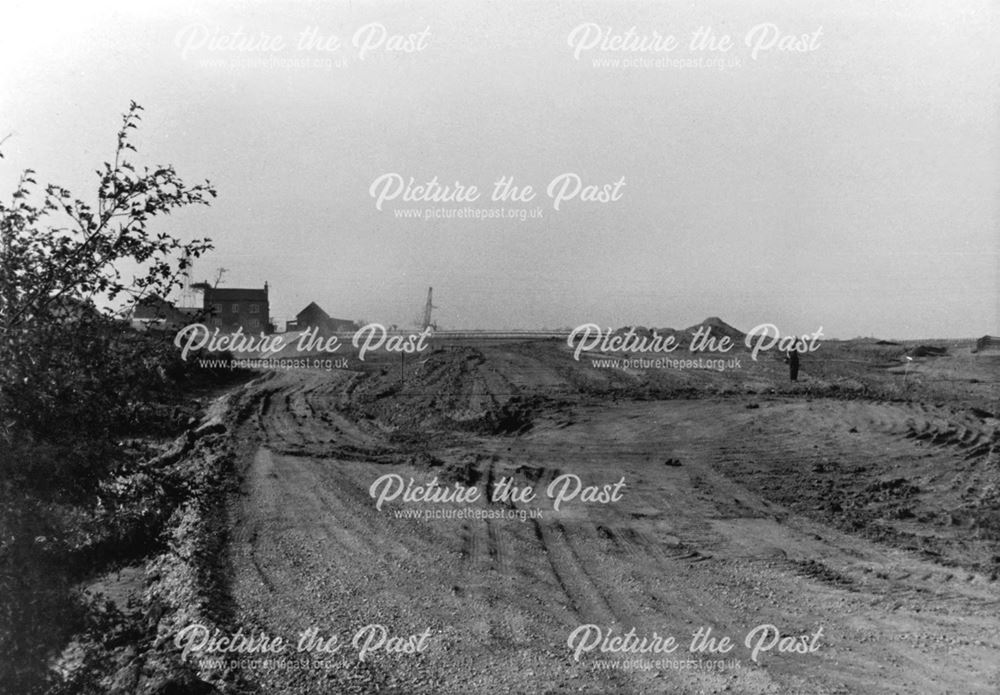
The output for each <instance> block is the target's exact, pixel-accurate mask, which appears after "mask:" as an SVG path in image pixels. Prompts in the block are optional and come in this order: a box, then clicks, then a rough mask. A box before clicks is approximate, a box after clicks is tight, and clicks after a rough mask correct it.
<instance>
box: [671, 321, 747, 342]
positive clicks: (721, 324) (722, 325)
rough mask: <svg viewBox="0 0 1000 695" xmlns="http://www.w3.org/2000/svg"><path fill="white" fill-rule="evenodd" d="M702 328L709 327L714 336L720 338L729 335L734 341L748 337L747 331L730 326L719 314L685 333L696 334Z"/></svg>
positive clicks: (740, 340)
mask: <svg viewBox="0 0 1000 695" xmlns="http://www.w3.org/2000/svg"><path fill="white" fill-rule="evenodd" d="M700 328H709V329H711V331H712V336H714V337H716V338H718V337H721V336H727V337H728V338H730V339H731V340H732V341H733V342H734V343H741V342H742V341H743V339H744V338H746V335H747V334H746V333H744V332H743V331H741V330H740V329H738V328H734V327H733V326H730V325H729V324H728V323H726V322H725V321H723V320H722V319H720V318H719V317H718V316H709V317H708V318H707V319H705V320H704V321H702V322H701V323H698V324H695V325H694V326H691V327H690V328H688V329H687V330H686V331H685V333H688V334H694V333H695V332H697V331H698V329H700Z"/></svg>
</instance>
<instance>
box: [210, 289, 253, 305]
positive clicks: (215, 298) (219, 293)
mask: <svg viewBox="0 0 1000 695" xmlns="http://www.w3.org/2000/svg"><path fill="white" fill-rule="evenodd" d="M205 301H206V302H266V301H267V290H266V289H261V290H258V289H252V288H241V287H209V288H207V289H206V290H205Z"/></svg>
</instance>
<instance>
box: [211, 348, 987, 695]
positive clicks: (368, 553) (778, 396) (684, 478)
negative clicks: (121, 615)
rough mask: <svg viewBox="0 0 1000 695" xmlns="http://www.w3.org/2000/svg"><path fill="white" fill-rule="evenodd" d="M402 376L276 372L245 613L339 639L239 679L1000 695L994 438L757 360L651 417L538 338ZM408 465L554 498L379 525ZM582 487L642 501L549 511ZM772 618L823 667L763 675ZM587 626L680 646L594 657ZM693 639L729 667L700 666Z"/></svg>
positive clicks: (270, 387)
mask: <svg viewBox="0 0 1000 695" xmlns="http://www.w3.org/2000/svg"><path fill="white" fill-rule="evenodd" d="M408 369H409V371H408V372H407V373H406V380H405V381H404V382H402V383H400V377H399V374H398V373H396V372H393V371H392V370H390V369H382V370H378V369H374V370H372V369H368V370H367V371H364V372H360V371H333V372H307V371H298V372H289V373H286V374H280V375H269V376H266V377H264V378H262V379H260V380H258V381H256V382H254V383H253V384H252V385H251V386H250V387H249V388H248V389H247V391H246V392H245V393H244V394H242V396H241V397H240V403H241V406H240V409H239V412H240V414H239V416H238V421H237V422H236V423H234V427H236V428H237V431H238V432H239V433H240V437H241V441H242V442H243V445H244V446H243V449H244V452H245V454H244V456H243V459H242V460H241V461H240V469H241V471H242V475H243V477H242V480H241V492H240V494H239V495H238V496H236V497H235V498H234V500H233V503H232V508H231V518H232V529H233V532H232V534H233V535H232V539H231V543H230V554H231V557H230V562H231V566H232V573H233V576H232V581H231V593H232V600H233V603H234V606H235V616H236V622H237V624H238V625H239V627H240V628H241V629H242V630H243V631H244V632H253V631H259V632H263V633H267V634H270V635H284V636H286V637H287V638H289V639H291V640H292V641H293V642H294V641H295V640H297V639H298V637H299V635H300V634H301V633H302V632H303V631H304V630H307V629H308V628H310V627H313V626H315V627H316V628H318V634H319V635H323V636H331V635H337V636H338V637H339V644H340V648H339V649H337V650H336V651H331V652H330V653H321V652H320V651H319V650H318V649H316V648H314V649H306V650H303V651H302V652H297V653H296V658H299V657H301V661H297V662H295V663H291V662H284V663H281V664H277V665H276V663H270V664H269V665H268V666H267V667H265V668H255V667H252V666H247V665H244V669H243V670H244V675H245V676H246V677H247V678H248V679H249V680H250V681H252V682H256V683H258V684H259V686H260V689H261V691H262V692H268V693H300V692H315V693H329V692H358V693H361V692H401V693H402V692H406V693H470V692H476V693H478V692H517V693H522V692H523V693H547V692H555V693H558V692H622V693H625V692H657V693H659V692H668V693H712V692H735V693H995V692H998V690H1000V666H998V664H1000V585H998V583H997V581H996V576H995V573H994V574H993V575H992V576H991V568H992V567H995V565H993V564H992V563H994V562H995V561H996V560H997V559H998V558H997V557H996V553H997V543H996V536H995V535H991V533H992V531H991V529H993V528H994V527H993V526H991V524H994V523H995V511H996V509H997V506H996V504H995V502H994V501H993V498H991V497H989V496H990V495H994V496H995V495H996V494H997V489H998V488H997V485H998V478H1000V476H998V472H997V465H996V461H995V459H994V458H991V457H992V456H993V453H992V451H993V450H992V449H991V446H992V442H995V439H996V427H997V422H996V421H995V420H994V419H992V418H990V417H982V416H980V415H976V414H975V412H973V411H970V410H969V409H968V408H963V407H961V404H958V405H956V404H947V403H945V404H936V405H935V404H933V403H920V402H917V403H914V402H912V401H911V402H890V401H883V400H877V399H860V400H857V399H845V398H833V397H825V396H824V395H822V394H820V395H819V396H816V395H809V394H803V393H791V392H789V393H785V392H782V391H781V390H777V389H775V388H774V383H775V378H776V377H775V374H774V373H772V372H769V371H768V369H769V368H768V367H766V366H762V367H760V368H758V369H757V371H755V372H753V371H748V370H744V372H742V373H741V374H740V375H738V376H737V375H729V376H726V375H716V374H701V373H693V372H692V373H688V374H676V375H672V376H671V377H670V378H671V379H675V380H676V383H673V384H670V385H669V386H670V388H676V389H678V391H677V393H678V394H681V395H684V396H685V397H673V398H660V397H658V398H656V399H651V400H647V399H646V397H647V394H648V386H649V383H648V382H649V380H648V379H646V378H644V377H643V376H642V375H641V374H640V375H636V374H633V373H629V372H627V371H624V370H617V371H604V372H597V371H596V370H592V369H590V368H589V367H586V366H585V365H583V364H582V363H576V362H572V361H571V360H567V359H566V358H565V355H564V354H562V352H561V351H560V350H559V349H558V348H556V347H546V346H541V347H539V346H534V347H530V349H529V347H525V346H512V347H482V348H479V349H472V348H463V349H453V350H441V351H438V352H435V353H434V354H432V355H431V356H430V357H429V358H427V359H426V360H423V361H421V362H419V363H414V364H412V365H410V366H409V367H408ZM807 380H808V377H807ZM692 383H694V384H695V385H696V386H697V387H698V394H697V395H698V397H695V398H691V397H689V396H690V395H691V394H690V393H687V392H686V391H684V389H687V388H689V387H690V386H691V384H692ZM661 386H663V385H662V384H660V385H659V386H658V388H659V387H661ZM664 388H665V387H664ZM734 391H735V393H734ZM661 396H662V394H661ZM391 474H395V475H398V476H400V480H402V481H409V480H410V479H411V478H412V479H413V481H414V482H415V484H427V483H429V482H430V481H431V479H432V478H434V477H437V479H438V482H439V483H440V484H441V486H442V487H445V488H454V487H455V485H456V483H457V484H458V485H460V486H462V487H463V488H468V487H476V488H477V489H480V490H482V491H483V492H484V493H487V492H488V491H490V490H492V489H493V486H494V485H495V484H496V483H498V482H500V481H501V480H503V479H504V478H508V479H510V480H511V481H512V482H513V484H515V485H518V486H521V487H524V486H532V487H533V489H534V490H535V491H536V493H537V497H536V499H534V500H532V501H530V502H526V501H517V502H512V501H509V500H508V501H497V502H493V501H491V500H490V499H488V496H486V498H485V499H484V497H483V496H481V497H480V498H479V499H477V500H475V501H473V502H439V503H435V502H403V501H402V499H401V498H397V499H395V500H392V501H388V502H386V503H384V504H383V505H382V508H381V509H377V508H376V500H375V499H373V497H372V495H371V494H370V489H371V487H372V485H373V483H375V482H376V480H378V479H379V478H380V477H381V476H386V475H391ZM565 474H572V475H574V476H578V478H579V481H580V483H581V485H582V486H590V485H593V486H606V485H613V484H614V483H617V482H618V481H620V480H622V479H623V480H624V485H622V486H621V487H620V488H619V493H620V494H619V495H618V499H617V500H614V501H611V500H608V501H606V502H603V501H597V500H596V499H592V500H591V501H586V502H585V501H582V499H581V497H582V494H581V495H577V496H576V497H575V498H574V499H572V500H569V501H567V502H564V503H563V504H562V505H561V506H560V509H559V510H558V511H556V510H554V509H553V504H552V502H553V500H552V499H550V498H549V497H547V496H546V495H545V494H544V493H545V492H546V490H547V488H548V486H549V485H550V484H552V483H553V482H554V481H561V480H566V478H560V476H563V475H565ZM572 481H573V479H572V478H570V482H572ZM555 489H556V490H558V489H560V488H559V486H558V485H557V487H556V488H555ZM566 489H567V490H568V489H569V488H566ZM595 498H596V495H595ZM446 510H447V511H446ZM475 510H479V512H478V513H479V514H480V515H483V516H486V515H489V516H492V518H474V514H476V513H477V512H476V511H475ZM990 514H993V516H990ZM435 515H436V516H435ZM448 515H452V516H453V517H454V518H437V517H438V516H439V517H446V516H448ZM462 515H464V516H465V518H461V517H462ZM414 516H416V517H418V518H413V517H414ZM428 517H431V518H428ZM511 517H513V518H511ZM369 625H382V626H385V630H386V633H385V634H384V635H383V634H381V633H379V629H380V628H371V629H370V630H369V632H367V633H364V635H363V636H362V638H361V639H362V643H363V640H364V639H365V638H366V637H370V636H372V635H374V637H372V640H371V641H370V642H369V645H370V646H373V648H372V649H371V650H369V651H368V653H367V654H365V658H364V660H360V659H359V651H358V648H356V646H355V645H352V643H351V640H352V638H353V637H354V636H355V635H356V634H357V633H358V631H359V630H362V628H364V627H365V626H369ZM588 625H592V626H595V627H592V628H581V626H588ZM766 625H773V626H775V627H776V628H777V630H778V631H780V633H781V635H782V637H785V636H795V637H801V639H800V640H798V641H795V644H802V645H805V644H811V645H812V647H813V649H812V651H810V652H809V653H778V647H777V645H775V646H774V647H773V648H771V649H770V650H767V651H761V652H760V653H758V654H757V655H756V660H755V659H753V658H751V657H752V650H751V648H750V647H748V646H746V644H745V642H744V638H745V637H746V636H747V634H748V633H750V632H751V630H753V629H754V628H756V627H758V626H766ZM578 628H580V629H581V630H589V632H586V633H585V635H589V636H590V637H593V636H594V635H598V634H599V633H598V630H599V631H600V636H601V637H606V636H607V635H608V633H609V632H611V634H612V635H623V634H625V633H628V632H629V630H634V634H635V636H636V638H637V640H638V639H641V638H643V637H646V638H648V640H652V639H653V638H654V633H655V636H658V637H660V638H664V637H667V636H673V637H675V638H676V641H677V644H678V648H677V649H676V651H674V652H672V653H644V654H636V653H628V652H626V653H621V652H615V651H606V652H602V651H601V650H600V647H597V648H594V649H593V650H591V651H585V650H581V651H580V653H579V654H578V656H579V658H578V659H577V658H576V656H577V653H576V652H575V651H574V649H573V648H571V647H570V646H569V645H568V642H567V641H568V639H569V638H570V635H571V634H572V633H573V632H574V630H577V629H578ZM699 628H710V629H711V635H710V636H711V637H713V638H716V639H718V638H721V637H725V636H728V637H729V638H730V639H731V640H732V642H733V647H732V649H731V650H730V651H728V652H719V653H707V652H706V653H692V652H691V651H690V643H691V641H692V633H694V632H695V631H697V630H698V629H699ZM764 630H765V628H761V630H759V631H758V633H757V635H758V636H759V635H761V633H762V632H763V631H764ZM817 632H819V635H818V636H817ZM581 634H584V633H581V632H578V633H577V635H578V640H579V639H581V638H580V637H579V636H580V635H581ZM391 636H399V637H402V638H403V639H402V640H399V641H397V642H392V641H391V640H384V641H383V643H382V647H381V648H379V647H375V646H374V645H376V644H377V643H378V640H377V639H376V638H378V637H391ZM421 636H423V637H422V639H421ZM765 636H767V635H765ZM648 640H647V644H648V643H649V641H648ZM584 641H586V640H584ZM766 641H767V640H765V642H766ZM789 642H792V640H789ZM312 644H313V645H314V646H315V643H314V642H313V643H312ZM387 644H393V645H395V646H396V647H398V648H400V649H403V645H410V646H411V647H413V649H412V650H411V651H412V653H387V651H386V649H385V646H386V645H387ZM579 644H580V642H579V641H578V642H577V643H576V645H577V646H579ZM753 644H754V643H753V642H752V643H751V646H752V645H753ZM417 647H420V648H417ZM658 660H659V661H658Z"/></svg>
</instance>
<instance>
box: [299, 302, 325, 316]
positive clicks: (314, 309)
mask: <svg viewBox="0 0 1000 695" xmlns="http://www.w3.org/2000/svg"><path fill="white" fill-rule="evenodd" d="M303 316H305V317H306V318H317V317H318V318H320V319H323V320H326V319H329V318H330V315H329V314H327V313H326V312H325V311H323V309H322V307H320V305H319V304H317V303H316V302H309V304H308V306H306V308H305V309H303V310H302V311H300V312H299V313H297V314H296V315H295V318H296V319H298V320H300V321H301V320H302V317H303Z"/></svg>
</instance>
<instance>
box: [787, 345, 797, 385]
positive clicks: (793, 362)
mask: <svg viewBox="0 0 1000 695" xmlns="http://www.w3.org/2000/svg"><path fill="white" fill-rule="evenodd" d="M788 376H790V377H791V379H792V381H798V380H799V350H798V342H796V343H795V345H792V349H791V351H790V352H789V353H788Z"/></svg>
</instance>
